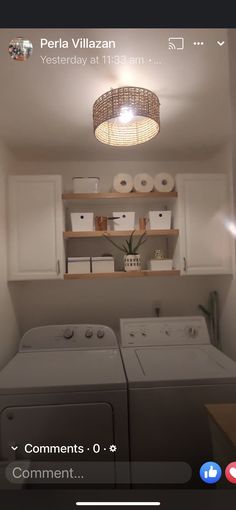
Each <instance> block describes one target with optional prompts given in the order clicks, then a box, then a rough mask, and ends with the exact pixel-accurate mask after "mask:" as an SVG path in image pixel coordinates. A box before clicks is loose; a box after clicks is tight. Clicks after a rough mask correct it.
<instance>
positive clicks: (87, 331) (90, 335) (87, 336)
mask: <svg viewBox="0 0 236 510" xmlns="http://www.w3.org/2000/svg"><path fill="white" fill-rule="evenodd" d="M85 336H86V338H92V336H93V330H92V329H91V328H88V329H86V331H85Z"/></svg>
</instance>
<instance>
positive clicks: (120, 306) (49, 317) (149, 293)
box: [10, 148, 229, 333]
mask: <svg viewBox="0 0 236 510" xmlns="http://www.w3.org/2000/svg"><path fill="white" fill-rule="evenodd" d="M226 153H227V150H226V149H225V148H222V150H221V151H220V153H219V154H216V155H215V156H214V157H213V158H212V159H210V160H207V161H179V162H163V163H162V162H155V161H149V162H146V161H140V162H130V161H129V162H128V161H127V162H125V161H121V162H118V161H116V162H114V161H113V162H108V161H106V162H101V161H98V162H94V161H92V162H88V161H75V162H65V161H63V162H60V161H43V162H39V161H37V162H29V161H27V162H18V163H17V164H16V163H15V164H14V165H13V166H12V167H11V169H10V171H11V173H14V174H16V173H20V174H24V173H35V174H37V173H39V174H40V173H56V174H57V173H58V174H62V175H63V181H64V191H71V190H72V177H73V176H76V175H80V176H83V175H85V176H86V175H92V176H99V177H100V178H101V190H104V191H107V190H108V189H111V186H112V180H113V176H114V175H115V174H116V173H118V172H130V173H131V174H133V175H135V174H136V173H137V172H140V171H146V172H149V173H151V174H153V175H155V173H157V172H160V171H169V172H170V173H173V174H175V173H177V172H224V171H225V172H227V170H229V168H228V166H227V165H228V161H227V158H226ZM108 251H110V246H109V247H108ZM222 278H223V282H224V281H225V278H226V279H227V277H220V276H219V277H210V276H209V277H205V276H203V277H187V278H179V277H162V278H161V277H160V278H153V279H151V278H148V279H130V280H125V281H123V280H113V279H111V280H91V281H88V280H84V281H83V280H78V281H76V280H75V281H50V282H46V281H42V282H27V283H15V284H12V288H13V293H14V301H15V305H16V308H17V311H18V316H19V323H20V330H21V333H23V332H24V331H26V330H27V329H29V328H31V327H34V326H37V325H43V324H53V323H54V324H55V323H70V322H71V323H77V322H100V323H105V324H108V325H110V326H112V327H114V328H115V329H117V328H118V325H119V318H120V317H129V316H137V317H138V316H139V317H141V316H153V315H155V307H156V306H160V308H161V315H167V316H168V315H169V316H170V315H175V314H176V315H191V314H197V313H198V304H199V303H202V304H204V305H206V304H207V300H208V295H209V292H210V291H212V290H214V289H215V285H216V281H218V282H221V281H222ZM219 285H220V283H219Z"/></svg>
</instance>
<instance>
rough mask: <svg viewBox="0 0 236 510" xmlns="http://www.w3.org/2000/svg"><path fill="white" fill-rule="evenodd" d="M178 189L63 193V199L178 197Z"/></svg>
mask: <svg viewBox="0 0 236 510" xmlns="http://www.w3.org/2000/svg"><path fill="white" fill-rule="evenodd" d="M177 196H178V193H177V191H170V192H169V193H166V192H163V193H162V192H160V191H150V192H149V193H140V192H137V191H131V193H115V192H112V193H63V194H62V199H63V200H104V199H116V198H118V199H119V198H128V199H130V198H176V197H177Z"/></svg>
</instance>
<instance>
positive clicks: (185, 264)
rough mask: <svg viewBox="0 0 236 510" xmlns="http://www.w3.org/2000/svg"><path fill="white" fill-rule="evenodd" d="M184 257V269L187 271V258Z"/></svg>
mask: <svg viewBox="0 0 236 510" xmlns="http://www.w3.org/2000/svg"><path fill="white" fill-rule="evenodd" d="M183 259H184V271H185V272H186V271H187V260H186V257H183Z"/></svg>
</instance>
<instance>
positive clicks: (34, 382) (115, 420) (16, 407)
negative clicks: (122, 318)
mask: <svg viewBox="0 0 236 510" xmlns="http://www.w3.org/2000/svg"><path fill="white" fill-rule="evenodd" d="M127 415H128V410H127V383H126V378H125V374H124V369H123V364H122V359H121V355H120V350H119V347H118V343H117V339H116V336H115V334H114V332H113V331H112V330H111V329H110V328H109V327H106V326H101V325H88V324H86V325H85V324H80V325H66V326H65V325H61V326H45V327H39V328H35V329H32V330H30V331H28V332H27V333H26V334H25V335H24V336H23V338H22V340H21V342H20V346H19V352H18V353H17V354H16V355H15V356H14V358H13V359H12V360H11V361H10V362H9V363H8V364H7V365H6V366H5V368H4V369H3V370H2V371H1V373H0V459H1V461H3V462H4V461H6V460H13V458H15V459H27V460H28V459H33V460H42V459H44V456H43V455H42V453H40V454H39V455H38V456H37V455H36V454H33V453H32V455H29V454H28V453H27V454H26V452H25V450H24V447H23V445H25V444H31V445H33V446H35V445H37V446H39V445H79V446H83V447H84V453H83V454H80V453H78V454H77V455H74V453H73V454H71V453H70V452H69V453H68V454H67V452H66V455H65V452H64V453H63V455H61V456H60V455H58V454H57V455H55V456H54V457H52V456H50V460H52V459H55V460H62V459H63V460H64V459H66V460H71V461H83V460H86V461H101V462H103V461H107V462H109V463H110V462H111V463H112V469H109V472H110V473H111V472H112V473H113V475H112V482H114V483H119V467H117V466H119V461H127V460H128V425H127V423H128V416H127ZM12 445H17V446H18V449H17V450H15V451H14V450H12ZM94 445H96V446H95V447H94ZM111 445H115V446H116V447H117V450H116V451H115V452H114V451H113V452H111V451H110V446H111ZM113 450H114V449H113ZM45 458H47V456H45ZM123 474H124V473H122V474H121V477H122V480H124V476H123ZM101 480H102V475H101Z"/></svg>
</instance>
